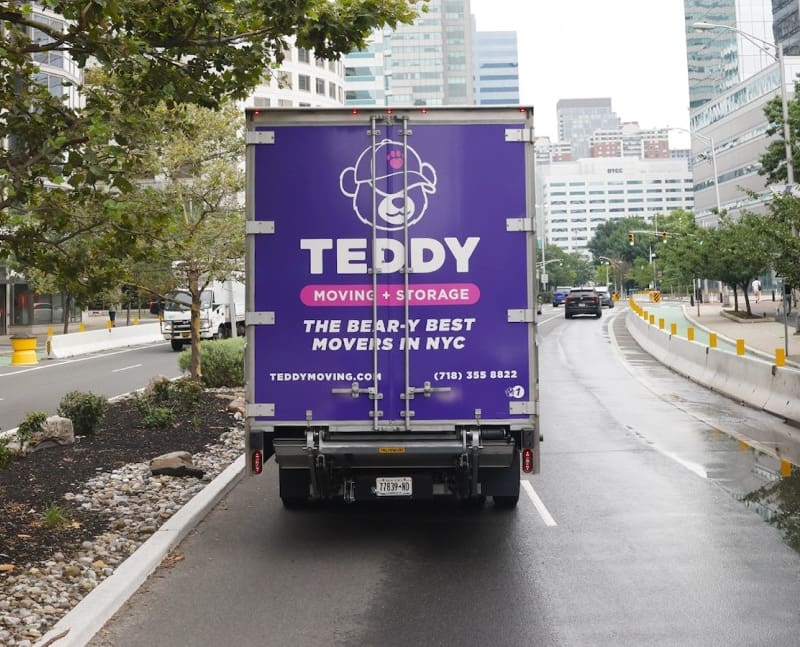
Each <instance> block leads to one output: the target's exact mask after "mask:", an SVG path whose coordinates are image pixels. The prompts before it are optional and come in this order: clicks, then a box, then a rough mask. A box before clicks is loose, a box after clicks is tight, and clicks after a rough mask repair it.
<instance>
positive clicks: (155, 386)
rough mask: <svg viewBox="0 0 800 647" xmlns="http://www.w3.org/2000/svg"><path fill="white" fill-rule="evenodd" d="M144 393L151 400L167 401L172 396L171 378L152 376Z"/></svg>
mask: <svg viewBox="0 0 800 647" xmlns="http://www.w3.org/2000/svg"><path fill="white" fill-rule="evenodd" d="M145 395H147V397H148V398H150V400H151V401H153V402H167V401H168V400H169V399H170V397H172V380H170V379H169V378H168V377H164V376H161V377H154V378H153V379H152V380H150V384H148V385H147V388H146V389H145Z"/></svg>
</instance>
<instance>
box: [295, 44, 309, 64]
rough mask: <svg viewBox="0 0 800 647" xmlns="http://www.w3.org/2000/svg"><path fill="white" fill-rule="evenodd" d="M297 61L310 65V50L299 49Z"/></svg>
mask: <svg viewBox="0 0 800 647" xmlns="http://www.w3.org/2000/svg"><path fill="white" fill-rule="evenodd" d="M297 60H298V61H300V62H301V63H308V62H309V61H310V60H311V57H310V56H309V55H308V50H307V49H303V48H302V47H300V48H298V50H297Z"/></svg>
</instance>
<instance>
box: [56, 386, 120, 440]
mask: <svg viewBox="0 0 800 647" xmlns="http://www.w3.org/2000/svg"><path fill="white" fill-rule="evenodd" d="M107 411H108V400H107V399H106V398H104V397H103V396H101V395H95V394H93V393H85V392H82V391H70V392H69V393H67V394H66V395H65V396H64V397H63V398H62V399H61V404H59V405H58V415H60V416H64V417H65V418H69V419H70V420H72V427H73V429H74V430H75V433H76V434H78V435H81V436H93V435H94V434H95V432H96V431H97V428H98V427H99V426H100V423H101V422H102V421H103V418H105V416H106V412H107Z"/></svg>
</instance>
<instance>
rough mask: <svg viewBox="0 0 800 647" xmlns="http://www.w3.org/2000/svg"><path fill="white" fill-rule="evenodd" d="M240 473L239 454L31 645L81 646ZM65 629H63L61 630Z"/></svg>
mask: <svg viewBox="0 0 800 647" xmlns="http://www.w3.org/2000/svg"><path fill="white" fill-rule="evenodd" d="M243 475H244V455H241V456H239V458H237V459H236V460H235V461H234V462H233V463H231V464H230V465H229V466H228V467H227V468H226V469H225V470H223V471H222V473H220V474H219V475H218V476H217V477H216V478H215V479H214V480H213V481H211V483H209V484H208V485H207V486H206V487H204V488H203V489H202V490H201V491H200V492H198V493H197V495H195V496H194V498H192V499H191V501H189V502H188V503H187V504H186V505H185V506H183V507H182V508H181V509H180V510H178V511H177V512H176V513H175V514H174V515H172V517H170V518H169V519H168V520H167V521H166V522H165V523H164V524H163V525H162V526H161V528H159V529H158V530H157V531H156V532H155V533H154V534H153V536H152V537H150V539H148V540H147V541H146V542H144V543H143V544H142V545H141V546H140V547H139V548H138V550H136V552H134V553H133V555H131V556H130V557H129V558H128V559H126V560H125V561H124V562H123V563H122V564H120V565H119V567H117V569H116V570H115V571H114V573H113V574H112V575H111V576H110V577H108V578H107V579H105V580H103V581H102V582H101V583H100V585H99V586H97V588H95V589H94V590H93V591H92V592H91V593H89V595H87V596H86V597H85V598H83V600H81V601H80V603H78V605H77V606H75V607H74V608H73V609H72V610H71V611H70V612H69V613H68V614H67V615H65V616H64V617H63V618H62V619H61V620H59V621H58V623H57V624H56V625H55V626H54V627H53V628H52V629H51V630H50V631H48V632H47V633H46V634H45V635H44V636H42V638H41V639H40V640H39V641H38V642H37V643H36V645H35V647H45V645H47V646H48V647H84V646H85V645H87V644H88V643H89V641H90V640H91V639H92V638H93V637H94V635H95V634H96V633H97V632H98V631H99V630H100V629H102V627H103V626H104V625H105V624H106V622H108V621H109V620H110V619H111V617H112V616H113V615H114V614H115V613H116V612H117V611H118V610H119V609H120V608H121V607H122V605H123V604H125V602H126V601H127V600H128V598H130V596H131V595H133V594H134V593H135V592H136V591H137V590H138V588H139V587H140V586H141V585H142V584H143V583H144V581H145V580H146V579H147V578H148V577H149V576H150V574H151V573H152V572H153V571H154V570H155V569H156V568H158V566H159V564H161V561H162V560H163V559H164V557H166V555H167V554H168V553H169V551H170V550H172V549H173V548H174V547H175V546H177V545H178V544H179V543H180V542H181V541H183V539H184V538H185V537H186V535H187V534H189V532H190V531H191V530H192V529H193V528H194V527H195V526H196V525H197V524H198V523H199V522H200V521H201V520H202V519H203V518H204V517H205V516H206V515H207V514H208V513H209V511H210V510H211V509H212V508H213V507H214V506H215V505H216V504H217V503H218V502H219V501H220V500H221V499H222V498H223V497H224V496H225V495H226V494H228V492H230V490H231V489H232V488H233V487H234V486H235V485H236V484H237V483H238V482H239V480H240V479H241V478H242V476H243ZM65 632H66V633H65Z"/></svg>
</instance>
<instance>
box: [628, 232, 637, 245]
mask: <svg viewBox="0 0 800 647" xmlns="http://www.w3.org/2000/svg"><path fill="white" fill-rule="evenodd" d="M635 242H636V236H635V235H634V233H633V232H632V231H629V232H628V244H630V245H633V244H634V243H635Z"/></svg>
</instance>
